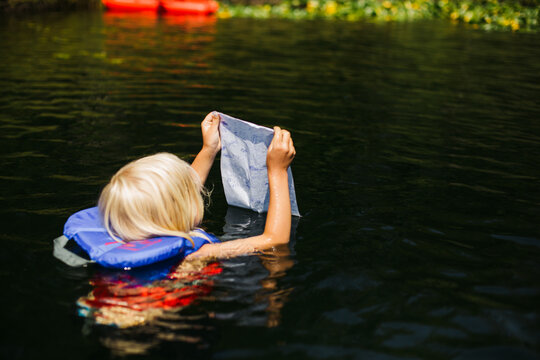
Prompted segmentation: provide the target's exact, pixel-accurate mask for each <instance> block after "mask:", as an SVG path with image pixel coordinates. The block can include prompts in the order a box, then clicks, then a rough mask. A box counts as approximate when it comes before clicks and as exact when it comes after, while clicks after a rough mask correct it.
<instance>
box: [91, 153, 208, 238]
mask: <svg viewBox="0 0 540 360" xmlns="http://www.w3.org/2000/svg"><path fill="white" fill-rule="evenodd" d="M203 194H204V195H206V194H207V193H206V190H205V189H204V188H203V186H202V184H201V181H200V179H199V176H198V175H197V173H196V172H195V170H193V168H192V167H191V166H190V165H189V164H188V163H186V162H185V161H183V160H181V159H179V158H178V157H177V156H175V155H173V154H169V153H158V154H155V155H151V156H147V157H143V158H141V159H139V160H135V161H133V162H130V163H129V164H127V165H125V166H124V167H122V168H121V169H120V170H118V172H117V173H116V174H114V176H113V177H112V178H111V181H110V182H109V183H108V184H107V186H105V188H104V189H103V191H102V192H101V196H100V197H99V204H98V206H99V210H100V213H101V215H102V217H103V223H104V225H105V228H106V229H107V232H108V233H109V234H110V235H111V236H112V237H113V238H114V239H115V240H117V241H122V240H124V241H132V240H141V239H147V238H150V237H153V236H163V235H165V236H179V237H184V238H187V239H189V240H190V241H191V242H192V243H193V240H192V239H191V236H190V233H191V232H192V231H193V230H195V229H196V228H197V226H198V225H199V224H200V222H201V221H202V218H203V215H204V200H203ZM120 239H121V240H120Z"/></svg>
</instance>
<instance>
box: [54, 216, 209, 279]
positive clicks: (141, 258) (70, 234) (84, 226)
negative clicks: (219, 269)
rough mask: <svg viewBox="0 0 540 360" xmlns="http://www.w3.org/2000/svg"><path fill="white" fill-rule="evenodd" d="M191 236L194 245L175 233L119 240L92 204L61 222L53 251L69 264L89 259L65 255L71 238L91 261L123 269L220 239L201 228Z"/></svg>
mask: <svg viewBox="0 0 540 360" xmlns="http://www.w3.org/2000/svg"><path fill="white" fill-rule="evenodd" d="M198 234H200V236H198ZM191 238H192V240H193V242H194V243H195V246H193V244H192V243H191V242H190V241H189V240H188V239H185V238H181V237H176V236H159V237H155V238H151V239H145V240H136V241H129V242H125V243H120V242H118V241H116V240H115V239H113V238H112V237H111V236H110V235H109V233H108V232H107V230H106V229H105V226H104V225H103V222H102V220H101V216H100V214H99V211H98V208H97V207H93V208H90V209H86V210H82V211H79V212H77V213H75V214H73V215H71V216H70V217H69V219H68V220H67V222H66V224H65V225H64V236H61V237H60V238H58V239H56V240H55V249H54V254H55V256H56V257H58V258H60V259H62V260H63V261H64V262H66V263H67V264H69V265H83V264H85V263H87V262H88V261H84V260H83V259H81V258H80V257H78V256H76V255H75V254H71V255H66V252H67V251H68V250H66V249H64V246H65V245H66V243H67V240H69V239H73V240H75V242H76V243H77V244H78V245H79V246H80V247H81V248H82V249H83V250H84V251H85V252H86V253H87V254H88V256H89V257H90V259H92V260H93V262H97V263H98V264H100V265H102V266H105V267H108V268H121V269H125V268H133V267H138V266H144V265H149V264H153V263H155V262H158V261H161V260H166V259H169V258H172V257H175V256H177V257H179V258H183V257H185V256H187V255H189V254H191V253H193V252H195V251H197V250H199V249H200V248H201V247H202V246H203V245H205V244H209V243H216V242H219V240H218V239H217V238H216V237H215V236H214V235H212V234H209V233H207V232H205V231H204V230H202V229H197V230H195V231H194V235H192V236H191ZM66 256H67V261H66Z"/></svg>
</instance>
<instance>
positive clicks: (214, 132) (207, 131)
mask: <svg viewBox="0 0 540 360" xmlns="http://www.w3.org/2000/svg"><path fill="white" fill-rule="evenodd" d="M220 121H221V119H220V118H219V114H218V113H217V112H215V111H212V112H211V113H210V114H208V115H206V117H205V118H204V120H203V121H202V123H201V131H202V137H203V148H206V149H208V150H210V151H211V152H213V153H214V154H217V152H218V151H219V150H221V138H220V136H219V122H220Z"/></svg>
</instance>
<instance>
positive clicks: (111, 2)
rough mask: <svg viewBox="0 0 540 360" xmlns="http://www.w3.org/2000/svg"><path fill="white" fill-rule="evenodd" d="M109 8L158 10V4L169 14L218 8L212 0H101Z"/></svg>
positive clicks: (199, 11)
mask: <svg viewBox="0 0 540 360" xmlns="http://www.w3.org/2000/svg"><path fill="white" fill-rule="evenodd" d="M102 1H103V5H105V7H106V8H107V9H109V10H117V11H158V10H159V8H160V6H161V7H162V8H163V9H164V10H165V11H166V12H167V13H170V14H198V15H208V14H213V13H215V12H216V11H217V9H218V8H219V5H218V3H217V2H216V1H214V0H161V1H160V0H102Z"/></svg>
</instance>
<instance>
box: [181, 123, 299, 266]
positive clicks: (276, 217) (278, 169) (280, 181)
mask: <svg viewBox="0 0 540 360" xmlns="http://www.w3.org/2000/svg"><path fill="white" fill-rule="evenodd" d="M274 131H275V132H274V138H273V139H272V143H271V144H270V147H269V148H268V154H267V156H266V166H267V168H268V184H269V186H270V204H269V206H268V215H267V217H266V225H265V227H264V232H263V234H262V235H259V236H253V237H249V238H245V239H237V240H232V241H228V242H224V243H219V244H207V245H204V246H203V247H201V248H200V249H199V250H198V251H196V252H194V253H193V254H191V255H189V256H188V257H187V259H188V260H189V259H194V258H206V257H216V258H224V257H231V256H236V255H242V254H247V253H252V252H255V251H260V250H265V249H269V248H271V247H273V246H275V245H278V244H286V243H287V242H289V237H290V232H291V201H290V198H289V183H288V175H287V168H288V167H289V165H290V164H291V162H292V160H293V158H294V156H295V155H296V151H295V149H294V145H293V141H292V139H291V135H290V134H289V132H288V131H286V130H281V129H280V128H279V127H277V126H276V127H275V128H274Z"/></svg>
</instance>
